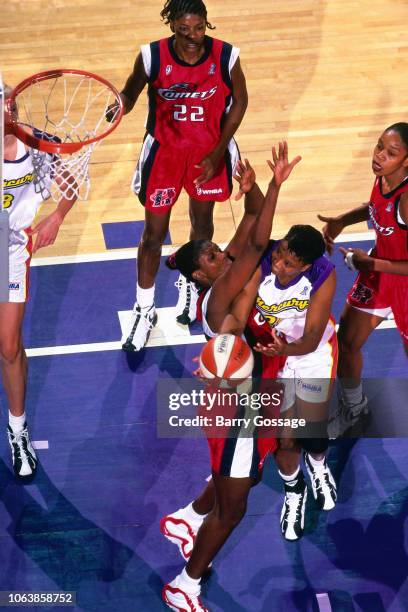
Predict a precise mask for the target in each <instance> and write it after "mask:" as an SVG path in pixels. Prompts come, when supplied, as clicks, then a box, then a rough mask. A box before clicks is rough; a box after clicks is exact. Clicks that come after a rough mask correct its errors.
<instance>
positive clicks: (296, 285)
mask: <svg viewBox="0 0 408 612" xmlns="http://www.w3.org/2000/svg"><path fill="white" fill-rule="evenodd" d="M278 244H279V242H278V241H275V240H271V241H270V243H269V247H268V249H267V250H266V251H265V254H264V256H263V258H262V260H261V282H260V285H259V290H258V295H257V298H256V302H255V308H254V309H253V311H252V313H251V317H250V322H249V323H248V326H249V327H250V329H251V330H252V332H254V330H256V328H257V327H258V328H259V330H260V331H259V332H258V334H257V335H258V336H260V334H262V333H264V334H267V331H268V329H271V328H274V329H276V330H277V331H278V332H280V333H281V334H282V335H283V337H284V338H285V340H286V341H287V342H288V343H291V342H293V341H295V340H298V339H299V338H301V337H302V336H303V333H304V329H305V324H306V316H307V309H308V307H309V304H310V299H311V298H312V297H313V294H314V293H315V292H316V291H317V290H318V289H319V287H321V286H322V284H323V283H324V282H325V281H326V280H327V278H328V277H329V276H330V274H331V272H332V271H333V269H334V265H333V264H332V263H331V262H330V261H329V260H328V259H327V258H326V257H319V259H317V260H316V261H314V262H313V264H312V265H311V266H310V267H309V268H308V269H307V270H305V271H304V272H301V273H300V274H299V275H298V276H297V277H296V278H294V279H293V280H292V281H291V282H290V283H289V284H288V285H281V284H280V283H279V280H278V278H277V276H276V275H275V274H273V272H272V254H273V251H274V250H275V249H276V248H277V247H278ZM266 340H267V337H266ZM259 341H260V342H262V340H259ZM336 368H337V338H336V331H335V320H334V318H333V316H330V317H329V320H328V322H327V325H326V328H325V330H324V332H323V335H322V338H321V340H320V343H319V345H318V347H317V349H316V350H315V351H313V352H312V353H308V354H307V355H299V356H289V357H286V360H285V362H284V366H283V368H282V369H281V370H280V371H279V374H278V378H279V379H285V400H284V404H283V406H282V408H281V412H284V411H285V410H287V409H288V408H290V407H291V406H292V405H293V404H294V403H295V399H296V397H299V398H301V399H303V400H304V401H307V402H312V403H320V402H324V401H326V400H327V399H328V398H329V396H330V393H331V387H332V381H333V379H334V378H335V376H336Z"/></svg>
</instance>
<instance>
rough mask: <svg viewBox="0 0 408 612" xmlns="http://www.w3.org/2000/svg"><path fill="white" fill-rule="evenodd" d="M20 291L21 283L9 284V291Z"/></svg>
mask: <svg viewBox="0 0 408 612" xmlns="http://www.w3.org/2000/svg"><path fill="white" fill-rule="evenodd" d="M19 289H20V283H9V291H18V290H19Z"/></svg>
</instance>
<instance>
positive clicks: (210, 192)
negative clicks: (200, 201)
mask: <svg viewBox="0 0 408 612" xmlns="http://www.w3.org/2000/svg"><path fill="white" fill-rule="evenodd" d="M196 191H197V195H213V194H217V193H222V189H202V188H201V187H197V188H196Z"/></svg>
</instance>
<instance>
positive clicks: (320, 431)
mask: <svg viewBox="0 0 408 612" xmlns="http://www.w3.org/2000/svg"><path fill="white" fill-rule="evenodd" d="M319 382H320V381H319ZM331 388H332V386H331V385H330V391H329V394H328V397H327V400H325V401H320V402H319V401H316V402H315V401H306V400H305V399H303V398H301V397H297V400H296V408H297V416H298V418H299V419H304V420H305V422H306V426H305V431H304V433H303V434H302V435H303V436H304V437H302V438H300V439H299V440H298V442H299V444H300V445H301V447H302V449H303V452H304V463H305V466H306V470H307V472H308V474H309V477H310V481H311V484H312V491H313V496H314V498H315V500H316V502H317V505H318V506H319V508H320V509H321V510H332V509H333V508H334V506H335V505H336V501H337V486H336V482H335V480H334V478H333V475H332V473H331V470H330V467H329V466H328V464H327V453H328V448H329V439H328V435H327V425H328V414H329V404H330V398H331ZM316 399H318V398H316Z"/></svg>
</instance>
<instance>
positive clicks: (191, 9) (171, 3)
mask: <svg viewBox="0 0 408 612" xmlns="http://www.w3.org/2000/svg"><path fill="white" fill-rule="evenodd" d="M187 13H189V14H191V15H199V16H200V17H203V19H205V25H206V27H207V28H208V29H209V30H214V29H215V27H214V26H213V25H211V23H210V22H209V21H207V8H206V6H205V4H204V2H203V1H202V0H166V2H165V5H164V7H163V10H162V11H161V13H160V16H161V18H162V19H163V21H164V23H165V24H166V25H168V24H169V23H170V21H174V20H175V19H179V18H180V17H182V16H183V15H186V14H187Z"/></svg>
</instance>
